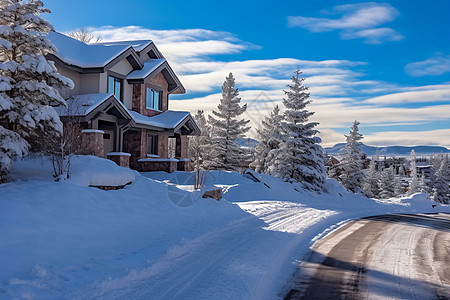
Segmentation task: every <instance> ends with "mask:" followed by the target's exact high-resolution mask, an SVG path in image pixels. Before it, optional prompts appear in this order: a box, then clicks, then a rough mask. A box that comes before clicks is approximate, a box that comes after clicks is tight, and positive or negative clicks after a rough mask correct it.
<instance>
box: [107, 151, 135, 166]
mask: <svg viewBox="0 0 450 300" xmlns="http://www.w3.org/2000/svg"><path fill="white" fill-rule="evenodd" d="M107 158H108V159H109V160H112V161H113V162H115V163H116V164H117V165H118V166H121V167H129V166H130V156H129V155H119V154H114V155H107Z"/></svg>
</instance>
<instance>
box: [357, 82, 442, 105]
mask: <svg viewBox="0 0 450 300" xmlns="http://www.w3.org/2000/svg"><path fill="white" fill-rule="evenodd" d="M444 101H450V85H438V86H433V87H432V88H431V89H430V86H426V87H423V89H420V88H417V87H416V88H414V89H412V90H411V91H407V92H401V93H393V94H388V95H383V96H378V97H374V98H370V99H367V100H365V101H363V102H364V103H372V104H378V105H380V104H384V105H386V104H405V103H426V102H444Z"/></svg>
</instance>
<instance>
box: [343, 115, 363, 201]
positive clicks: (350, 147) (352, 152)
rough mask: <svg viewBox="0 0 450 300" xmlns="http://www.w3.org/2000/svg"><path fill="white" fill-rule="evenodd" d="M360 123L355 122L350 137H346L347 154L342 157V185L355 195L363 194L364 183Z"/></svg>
mask: <svg viewBox="0 0 450 300" xmlns="http://www.w3.org/2000/svg"><path fill="white" fill-rule="evenodd" d="M359 124H360V123H359V122H358V121H356V120H355V122H353V125H352V127H351V129H350V133H349V135H346V136H345V137H346V139H347V143H346V145H345V153H344V155H343V157H342V161H341V163H340V167H341V168H342V174H341V175H340V176H339V181H340V182H341V184H342V185H343V186H344V187H345V188H346V189H348V190H349V191H352V192H354V193H359V192H362V186H363V181H364V171H363V160H362V159H363V155H364V153H363V152H362V150H361V142H360V140H362V139H363V136H362V134H360V133H359V128H358V125H359Z"/></svg>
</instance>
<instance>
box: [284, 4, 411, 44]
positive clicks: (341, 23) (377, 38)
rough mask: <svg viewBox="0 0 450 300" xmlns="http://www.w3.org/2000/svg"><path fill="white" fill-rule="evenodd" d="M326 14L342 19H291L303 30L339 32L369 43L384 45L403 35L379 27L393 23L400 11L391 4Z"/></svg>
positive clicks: (352, 6)
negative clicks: (336, 15)
mask: <svg viewBox="0 0 450 300" xmlns="http://www.w3.org/2000/svg"><path fill="white" fill-rule="evenodd" d="M322 13H326V14H339V15H341V16H340V17H338V18H326V17H323V18H312V17H303V16H289V17H288V26H289V27H302V28H305V29H307V30H309V31H311V32H323V31H333V30H339V31H340V36H341V38H342V39H357V38H363V39H364V42H365V43H368V44H380V43H383V42H387V41H400V40H402V39H403V38H404V36H403V35H401V34H400V33H398V32H397V31H396V30H394V29H392V28H389V27H378V26H380V25H382V24H385V23H388V22H391V21H393V20H394V19H395V18H396V17H397V16H398V15H399V12H398V11H397V10H396V9H395V8H394V7H392V6H391V5H389V4H387V3H373V2H370V3H359V4H346V5H339V6H335V7H334V8H333V10H332V11H331V12H322Z"/></svg>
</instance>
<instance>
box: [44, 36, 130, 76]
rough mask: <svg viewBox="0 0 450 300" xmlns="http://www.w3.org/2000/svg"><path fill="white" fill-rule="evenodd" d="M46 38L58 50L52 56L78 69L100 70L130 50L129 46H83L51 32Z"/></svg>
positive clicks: (78, 42)
mask: <svg viewBox="0 0 450 300" xmlns="http://www.w3.org/2000/svg"><path fill="white" fill-rule="evenodd" d="M47 38H48V39H49V40H50V41H51V42H52V43H53V45H55V47H56V48H57V49H58V51H57V52H55V53H54V54H53V55H55V56H56V57H57V58H59V59H60V60H62V61H63V62H65V63H66V64H69V65H73V66H77V67H80V68H102V67H104V66H106V65H107V64H108V63H110V62H111V61H112V60H114V59H115V58H116V57H118V56H119V55H120V54H122V53H124V52H125V51H126V50H128V49H131V48H132V46H130V45H126V44H124V45H120V44H117V45H108V46H107V45H102V44H85V43H83V42H80V41H78V40H76V39H73V38H71V37H68V36H66V35H64V34H61V33H58V32H55V31H51V32H49V34H48V36H47Z"/></svg>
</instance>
